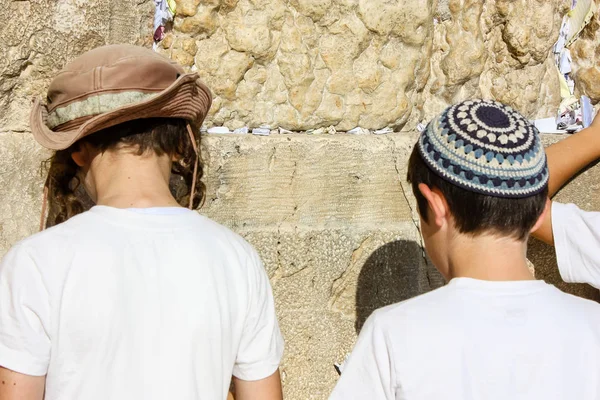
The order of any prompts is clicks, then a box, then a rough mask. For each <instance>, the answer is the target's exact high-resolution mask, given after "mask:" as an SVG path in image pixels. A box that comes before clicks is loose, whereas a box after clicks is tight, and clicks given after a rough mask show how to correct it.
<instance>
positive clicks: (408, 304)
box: [372, 285, 455, 330]
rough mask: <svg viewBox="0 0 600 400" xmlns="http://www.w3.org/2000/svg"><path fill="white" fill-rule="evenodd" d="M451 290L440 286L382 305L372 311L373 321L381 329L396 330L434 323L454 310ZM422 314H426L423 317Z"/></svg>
mask: <svg viewBox="0 0 600 400" xmlns="http://www.w3.org/2000/svg"><path fill="white" fill-rule="evenodd" d="M453 297H454V295H453V291H452V290H451V288H450V287H449V286H447V285H446V286H442V287H440V288H438V289H434V290H432V291H430V292H427V293H424V294H421V295H419V296H416V297H413V298H411V299H408V300H405V301H402V302H400V303H395V304H391V305H389V306H386V307H382V308H380V309H377V310H375V311H374V312H373V315H372V317H373V318H372V319H373V322H374V323H375V324H376V325H378V327H379V328H380V329H383V330H397V329H398V327H399V326H405V327H407V326H411V327H413V328H416V327H417V326H421V325H423V324H425V325H429V324H435V323H437V322H439V319H440V318H442V319H445V318H447V317H448V315H450V313H452V312H454V311H455V307H454V306H453V303H454V302H453ZM424 316H427V317H426V318H424Z"/></svg>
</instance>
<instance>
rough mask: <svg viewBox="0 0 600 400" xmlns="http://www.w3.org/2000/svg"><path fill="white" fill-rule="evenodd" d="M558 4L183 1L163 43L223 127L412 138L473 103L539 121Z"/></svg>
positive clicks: (546, 109)
mask: <svg viewBox="0 0 600 400" xmlns="http://www.w3.org/2000/svg"><path fill="white" fill-rule="evenodd" d="M567 4H568V5H570V0H568V1H563V0H517V1H514V0H496V1H481V0H439V1H434V0H419V1H388V0H302V1H299V0H289V1H285V0H181V1H179V2H178V5H179V16H177V17H176V20H175V24H174V31H173V33H172V34H171V35H169V36H168V37H167V39H166V40H165V41H164V42H163V43H162V47H163V49H164V52H165V53H166V54H169V55H170V56H171V57H173V58H174V59H176V60H178V61H179V62H181V63H182V64H184V65H187V66H189V67H191V68H193V69H197V70H198V72H199V73H200V76H201V77H202V78H203V79H204V80H205V81H206V82H207V83H208V84H209V86H210V87H211V88H212V89H213V90H214V93H215V95H216V96H215V104H214V106H213V109H212V110H211V117H210V120H209V123H214V124H216V125H222V124H224V125H227V126H229V127H230V128H237V127H240V126H244V125H250V126H251V127H253V126H259V125H261V124H268V125H271V126H275V127H276V126H282V127H284V128H287V129H293V130H306V129H310V128H316V127H321V126H322V127H327V126H334V127H335V128H336V129H337V130H338V131H339V130H341V131H344V130H349V129H352V128H354V127H356V126H361V127H364V128H369V129H378V128H383V127H387V126H391V127H392V128H394V129H395V130H400V129H403V130H411V129H414V127H415V125H416V124H417V123H418V122H420V121H421V120H423V119H428V118H430V117H431V116H432V115H433V114H435V113H437V112H439V111H441V110H442V109H443V108H445V107H446V106H447V105H448V104H450V103H453V102H456V101H458V100H462V99H465V98H467V97H474V96H483V97H494V98H496V99H497V100H500V101H503V102H505V103H508V104H510V105H513V106H515V107H516V108H517V109H519V110H521V111H522V112H524V113H525V114H527V115H529V116H532V117H533V116H538V115H539V116H547V115H552V114H553V113H554V111H555V109H556V107H557V106H558V103H559V101H560V96H559V88H558V80H557V79H556V70H555V68H554V65H553V61H552V60H551V59H549V57H548V55H549V49H550V47H551V46H552V44H553V43H554V42H555V41H556V39H557V37H558V31H559V29H560V22H561V19H562V15H563V14H564V13H565V12H566V11H567V10H568V7H567ZM596 43H597V41H596ZM587 54H593V52H592V51H587ZM587 59H589V57H587ZM592 62H593V61H592ZM592 65H593V64H592ZM590 71H591V72H590ZM590 71H588V72H586V74H587V75H586V76H588V75H589V76H590V77H589V79H588V80H586V81H585V82H593V81H594V79H593V74H594V73H597V70H596V69H592V70H590ZM582 85H584V83H582ZM597 97H598V96H596V98H597Z"/></svg>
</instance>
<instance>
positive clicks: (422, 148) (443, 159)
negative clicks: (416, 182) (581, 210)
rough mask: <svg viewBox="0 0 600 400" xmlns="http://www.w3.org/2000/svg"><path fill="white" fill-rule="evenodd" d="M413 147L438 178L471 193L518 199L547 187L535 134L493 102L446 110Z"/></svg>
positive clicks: (519, 117)
mask: <svg viewBox="0 0 600 400" xmlns="http://www.w3.org/2000/svg"><path fill="white" fill-rule="evenodd" d="M417 146H418V149H419V153H420V154H421V157H422V158H423V160H424V161H425V163H426V164H427V165H428V166H429V167H430V168H431V169H432V170H433V171H434V172H435V173H436V174H437V175H439V176H440V177H441V178H442V179H444V180H446V181H448V182H450V183H452V184H454V185H456V186H459V187H462V188H464V189H466V190H469V191H472V192H477V193H482V194H486V195H490V196H495V197H507V198H521V197H528V196H532V195H535V194H538V193H540V192H541V191H542V190H544V188H545V187H546V185H547V184H548V165H547V163H546V153H545V152H544V148H543V146H542V143H541V141H540V136H539V133H538V130H537V128H536V127H535V126H534V125H533V124H531V123H530V122H529V121H528V120H527V119H525V118H524V117H523V116H522V115H521V114H519V113H518V112H517V111H515V110H513V109H512V108H510V107H509V106H506V105H504V104H502V103H499V102H497V101H493V100H479V99H477V100H467V101H464V102H462V103H459V104H456V105H454V106H451V107H448V108H447V109H446V110H445V111H444V112H443V113H442V114H440V115H439V116H437V117H436V118H434V119H433V120H432V121H431V122H430V123H429V125H427V128H426V129H425V130H424V131H423V133H421V137H420V138H419V141H418V143H417Z"/></svg>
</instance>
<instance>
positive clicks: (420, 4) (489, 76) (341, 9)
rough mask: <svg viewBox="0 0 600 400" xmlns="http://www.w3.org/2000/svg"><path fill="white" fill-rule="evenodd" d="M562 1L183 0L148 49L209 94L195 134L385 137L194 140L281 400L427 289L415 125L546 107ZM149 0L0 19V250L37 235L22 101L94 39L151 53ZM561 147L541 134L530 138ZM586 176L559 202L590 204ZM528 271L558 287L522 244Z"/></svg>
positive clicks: (538, 256)
mask: <svg viewBox="0 0 600 400" xmlns="http://www.w3.org/2000/svg"><path fill="white" fill-rule="evenodd" d="M566 3H568V2H567V1H556V0H547V1H541V0H540V1H538V0H511V1H508V0H496V1H493V0H486V1H469V0H463V1H458V0H457V1H443V0H440V1H432V0H418V1H417V0H413V1H398V2H390V1H383V0H364V1H363V0H301V1H300V0H289V1H286V2H284V1H281V0H279V1H278V0H269V1H266V0H239V1H238V0H202V1H200V0H182V1H179V2H178V7H179V13H180V14H179V16H178V17H177V18H176V20H175V23H174V30H173V31H171V33H169V35H168V36H167V38H166V39H165V40H164V41H163V43H162V44H161V47H160V51H162V52H164V53H166V54H167V55H169V56H170V57H172V58H174V59H177V60H178V61H180V62H181V63H183V64H185V65H187V66H188V67H189V68H195V69H197V70H198V71H199V73H200V74H201V75H202V76H203V78H204V79H205V80H206V82H207V83H208V84H209V85H210V86H211V88H212V89H213V91H214V93H215V104H214V107H213V109H212V111H211V116H210V118H209V120H208V124H217V125H220V124H227V125H228V126H229V127H230V128H235V127H239V126H242V125H250V126H258V125H261V124H270V125H272V126H273V127H275V126H279V125H281V126H283V127H285V128H291V129H299V130H301V129H309V128H316V127H320V126H330V125H333V126H335V127H336V129H338V130H346V129H350V128H353V127H354V126H356V125H360V126H363V127H366V128H381V127H385V126H391V127H394V128H395V129H396V130H404V131H405V132H403V133H396V134H391V135H383V136H372V135H362V136H354V135H345V134H339V135H321V136H309V135H305V134H294V135H271V136H269V137H256V136H252V135H235V136H234V135H208V136H205V137H204V139H203V140H204V143H203V147H202V149H203V154H204V158H205V159H206V162H207V175H206V184H207V186H208V198H207V202H206V205H205V207H204V208H203V210H202V211H201V212H202V213H204V214H206V215H208V216H209V217H211V218H213V219H215V220H217V221H219V222H221V223H223V224H225V225H227V226H229V227H231V228H232V229H234V230H235V231H237V232H239V233H241V234H242V235H243V236H244V237H246V238H247V239H248V240H249V241H250V242H251V243H252V244H253V245H254V246H255V247H256V248H257V249H258V251H259V253H260V254H261V256H262V258H263V259H264V262H265V266H266V268H267V271H268V273H269V276H270V277H271V280H272V284H273V290H274V292H275V297H276V306H277V310H278V313H279V318H280V323H281V326H282V330H283V333H284V336H285V338H286V342H287V348H286V354H285V358H284V363H283V366H282V374H283V375H282V376H283V380H284V390H285V394H286V398H288V399H292V400H294V399H298V400H304V399H325V398H326V397H327V395H328V393H329V391H330V390H331V388H332V386H333V385H334V383H335V381H336V379H337V375H336V373H335V371H334V368H333V363H334V362H336V361H340V360H342V359H343V357H344V355H345V354H346V352H348V351H349V350H350V349H351V348H352V345H353V343H354V340H355V335H356V332H357V330H358V329H360V326H361V325H362V323H363V322H364V320H365V319H366V317H367V316H368V314H369V313H370V312H371V311H372V310H373V309H375V308H377V307H380V306H383V305H386V304H389V303H392V302H397V301H400V300H403V299H405V298H408V297H411V296H414V295H416V294H419V293H423V292H425V291H427V290H430V289H432V288H435V287H438V286H439V285H441V284H442V281H441V279H440V276H439V275H438V274H437V273H436V271H435V270H434V269H433V268H432V267H431V265H430V264H429V263H427V261H426V259H425V258H424V256H423V252H422V250H421V248H420V237H419V234H418V230H417V226H416V222H415V221H416V214H415V212H414V199H413V197H412V195H411V193H410V190H409V188H408V187H407V186H406V185H405V184H404V176H405V168H406V162H407V154H408V152H409V150H410V148H411V146H412V144H413V143H414V140H415V137H416V134H415V132H414V129H413V128H414V127H415V125H416V123H417V122H419V121H421V120H423V119H427V118H429V117H430V116H431V115H433V114H434V113H436V112H438V111H440V110H441V109H443V108H444V107H445V106H446V105H447V104H449V103H452V102H455V101H458V100H462V99H464V98H466V97H471V96H485V97H494V98H496V99H498V100H501V101H504V102H507V103H509V104H511V105H513V106H515V107H517V108H518V109H520V110H522V111H523V112H524V113H525V114H527V115H528V116H530V117H536V116H549V115H552V114H553V113H554V110H555V108H556V106H557V104H558V102H559V94H558V84H557V80H556V72H555V71H554V70H553V68H554V67H553V65H552V64H551V60H549V58H548V54H549V49H550V47H551V45H552V43H553V42H554V40H555V39H556V37H557V34H558V29H559V24H560V19H561V16H562V14H563V13H564V12H565V11H566V6H565V4H566ZM152 14H153V2H152V1H148V0H137V1H126V0H112V1H102V0H31V1H12V2H9V3H8V5H7V7H5V8H3V9H1V10H0V16H1V17H2V18H3V20H4V21H7V24H6V25H5V26H4V27H3V30H2V33H1V34H0V35H1V40H0V256H1V255H3V254H4V253H5V252H6V251H7V250H8V248H9V247H10V246H11V245H13V244H14V243H15V242H17V241H18V240H20V239H22V238H24V237H25V236H27V235H30V234H32V233H34V232H35V231H36V230H37V226H38V221H39V210H40V206H41V185H42V180H43V179H42V176H41V175H40V173H39V167H40V162H41V161H42V160H44V159H45V158H47V157H48V156H49V153H48V152H47V151H45V150H43V149H41V148H40V147H39V146H37V145H36V144H35V143H34V142H33V140H32V138H31V135H30V134H29V127H28V122H27V120H28V112H29V104H30V103H29V102H30V98H31V96H33V95H43V93H44V91H45V90H46V88H47V85H48V83H49V80H50V78H51V77H52V76H53V75H54V74H55V73H56V71H58V70H59V69H60V67H61V66H62V65H63V64H64V63H65V62H67V61H68V60H70V59H72V58H74V57H76V56H77V55H79V54H81V53H82V52H84V51H86V50H88V49H90V48H93V47H96V46H99V45H102V44H108V43H119V42H125V43H137V44H141V45H146V46H150V45H151V38H150V36H151V30H152V27H151V25H152ZM597 28H598V23H597V21H594V22H593V23H592V24H591V25H590V26H589V27H588V28H586V30H585V31H584V33H583V36H582V38H581V39H579V40H578V41H577V42H576V43H575V44H574V45H573V50H574V51H573V57H574V68H575V79H576V82H577V85H578V89H579V90H581V91H583V92H585V93H587V94H588V95H590V97H592V99H593V101H594V102H597V101H598V100H600V86H598V82H600V80H599V79H597V78H598V74H600V71H599V70H598V68H597V65H598V57H600V56H598V55H597V54H600V51H598V46H599V45H598V43H600V40H598V39H600V38H597V36H598V35H600V33H598V29H597ZM559 139H560V137H551V136H547V137H545V139H544V140H545V141H546V143H547V144H548V143H551V142H553V141H556V140H559ZM598 182H600V168H598V167H594V168H592V169H590V170H588V171H587V172H585V173H583V174H581V175H580V176H579V177H578V178H577V179H576V180H574V181H573V182H572V183H571V184H570V185H569V186H568V187H567V188H566V189H565V190H564V191H563V192H562V193H560V194H559V197H558V198H559V200H561V201H574V202H576V203H577V204H579V205H580V206H581V207H583V208H585V209H593V210H599V209H600V196H599V195H600V193H599V190H600V189H599V187H600V186H599V184H598ZM529 257H530V259H531V260H532V261H533V263H534V264H535V266H536V273H537V275H538V277H541V278H544V279H547V280H548V281H550V282H552V283H556V284H557V285H558V286H559V287H560V288H562V289H563V290H567V291H570V292H573V293H576V294H578V295H581V296H584V297H589V298H593V299H596V300H598V297H599V296H598V292H597V291H596V290H594V289H592V288H590V287H588V286H585V285H567V284H564V283H562V282H561V281H560V277H559V276H558V273H557V270H556V264H555V261H554V256H553V253H552V249H550V248H548V247H546V246H544V245H542V244H540V243H538V242H535V241H534V242H533V243H532V244H531V246H530V254H529Z"/></svg>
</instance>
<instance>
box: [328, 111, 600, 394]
mask: <svg viewBox="0 0 600 400" xmlns="http://www.w3.org/2000/svg"><path fill="white" fill-rule="evenodd" d="M548 175H549V170H548V166H547V162H546V156H545V153H544V148H543V145H542V143H541V139H540V137H539V132H538V131H537V129H536V128H535V126H534V125H532V124H531V122H530V121H529V120H528V119H527V118H525V117H523V116H522V115H520V114H519V113H518V112H517V111H515V110H514V109H512V108H511V107H509V106H506V105H503V104H501V103H498V102H496V101H493V100H481V99H473V100H466V101H463V102H461V103H458V104H455V105H453V106H450V107H448V108H447V109H446V110H444V111H443V112H442V113H441V114H439V115H438V116H436V117H435V118H433V119H432V120H431V121H430V122H429V124H428V125H427V128H426V129H425V130H424V131H423V132H422V133H421V135H420V136H419V139H418V141H417V144H416V146H415V148H414V149H413V152H412V154H411V156H410V159H409V163H408V173H407V178H408V181H409V182H410V183H411V186H412V190H413V194H414V195H415V198H416V201H417V206H418V210H419V216H420V222H421V224H420V227H421V233H422V237H423V243H424V244H425V249H426V250H427V254H428V256H429V259H430V260H431V262H432V263H433V265H434V266H435V267H436V268H437V270H438V271H439V272H440V273H441V274H442V275H443V276H444V277H445V278H446V280H447V281H449V283H448V285H447V286H445V287H443V288H441V289H438V290H436V291H434V292H431V293H428V294H425V295H423V296H419V297H417V298H415V299H412V300H408V301H406V302H404V303H400V304H397V305H393V306H390V307H387V308H384V309H382V310H379V311H376V312H375V313H374V315H373V316H372V317H371V318H370V319H369V320H368V322H367V323H366V324H365V326H364V327H363V330H362V332H361V333H360V336H359V339H358V342H357V345H356V348H355V349H354V351H353V353H352V356H351V357H350V359H349V360H348V363H347V364H346V365H345V367H344V371H343V372H342V377H341V378H340V381H339V383H338V385H337V387H336V389H335V390H334V393H333V395H332V398H333V399H406V400H432V399H453V400H459V399H460V400H465V399H473V400H476V399H477V400H479V399H485V400H490V399H491V400H494V399H503V400H504V399H523V400H524V399H540V400H541V399H544V400H548V399H556V400H558V399H578V400H598V399H600V305H599V304H597V303H594V302H591V301H587V300H583V299H580V298H577V297H573V296H571V295H567V294H564V293H562V292H560V291H559V290H558V289H556V288H555V287H553V286H551V285H548V284H546V283H545V282H543V281H536V280H535V277H534V276H533V274H532V272H531V270H530V269H529V267H528V264H527V260H526V254H527V240H528V238H529V235H530V233H531V232H532V231H535V230H536V229H537V228H539V226H540V225H541V224H542V223H543V221H544V215H545V214H546V213H547V212H548V209H547V208H546V205H547V204H546V195H547V193H548Z"/></svg>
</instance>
